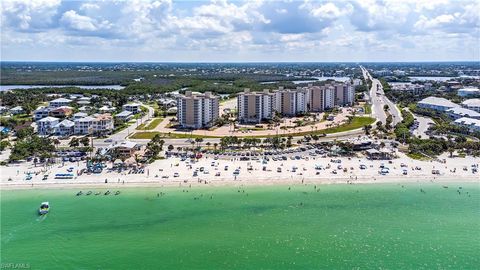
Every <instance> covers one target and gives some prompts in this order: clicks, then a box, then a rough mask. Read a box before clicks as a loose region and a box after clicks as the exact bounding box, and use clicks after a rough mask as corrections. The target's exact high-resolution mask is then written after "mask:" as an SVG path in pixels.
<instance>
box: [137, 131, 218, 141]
mask: <svg viewBox="0 0 480 270" xmlns="http://www.w3.org/2000/svg"><path fill="white" fill-rule="evenodd" d="M157 134H159V135H160V136H161V137H162V138H169V139H189V138H192V139H195V138H220V137H216V136H204V135H194V134H193V135H190V134H189V133H187V134H184V133H182V134H179V133H170V134H168V133H162V132H157V131H142V132H136V133H135V134H133V135H132V136H130V139H152V138H153V137H154V136H155V135H157Z"/></svg>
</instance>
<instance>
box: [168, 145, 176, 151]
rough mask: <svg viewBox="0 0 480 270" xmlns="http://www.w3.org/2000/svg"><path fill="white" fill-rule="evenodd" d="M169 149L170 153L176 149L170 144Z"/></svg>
mask: <svg viewBox="0 0 480 270" xmlns="http://www.w3.org/2000/svg"><path fill="white" fill-rule="evenodd" d="M167 149H168V151H172V150H173V149H175V147H173V145H171V144H170V145H169V146H168V148H167Z"/></svg>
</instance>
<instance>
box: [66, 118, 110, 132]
mask: <svg viewBox="0 0 480 270" xmlns="http://www.w3.org/2000/svg"><path fill="white" fill-rule="evenodd" d="M74 123H75V126H74V133H75V134H79V135H86V134H94V135H101V134H109V133H111V132H112V131H113V117H112V116H111V115H110V114H99V115H94V116H86V117H83V118H80V119H75V120H74Z"/></svg>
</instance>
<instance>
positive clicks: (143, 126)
mask: <svg viewBox="0 0 480 270" xmlns="http://www.w3.org/2000/svg"><path fill="white" fill-rule="evenodd" d="M162 121H163V118H154V119H153V120H151V121H150V122H149V123H148V124H147V123H143V124H141V125H139V126H138V127H137V128H136V129H137V130H151V129H155V128H156V127H157V126H158V125H159V124H160V123H161V122H162Z"/></svg>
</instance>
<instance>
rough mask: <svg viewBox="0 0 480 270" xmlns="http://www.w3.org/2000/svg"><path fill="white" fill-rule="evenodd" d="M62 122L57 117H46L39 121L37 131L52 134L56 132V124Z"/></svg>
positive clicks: (41, 133)
mask: <svg viewBox="0 0 480 270" xmlns="http://www.w3.org/2000/svg"><path fill="white" fill-rule="evenodd" d="M59 122H60V119H58V118H55V117H51V116H48V117H45V118H42V119H40V120H38V121H37V131H38V134H40V135H52V134H54V133H55V126H56V125H57V124H58V123H59Z"/></svg>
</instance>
